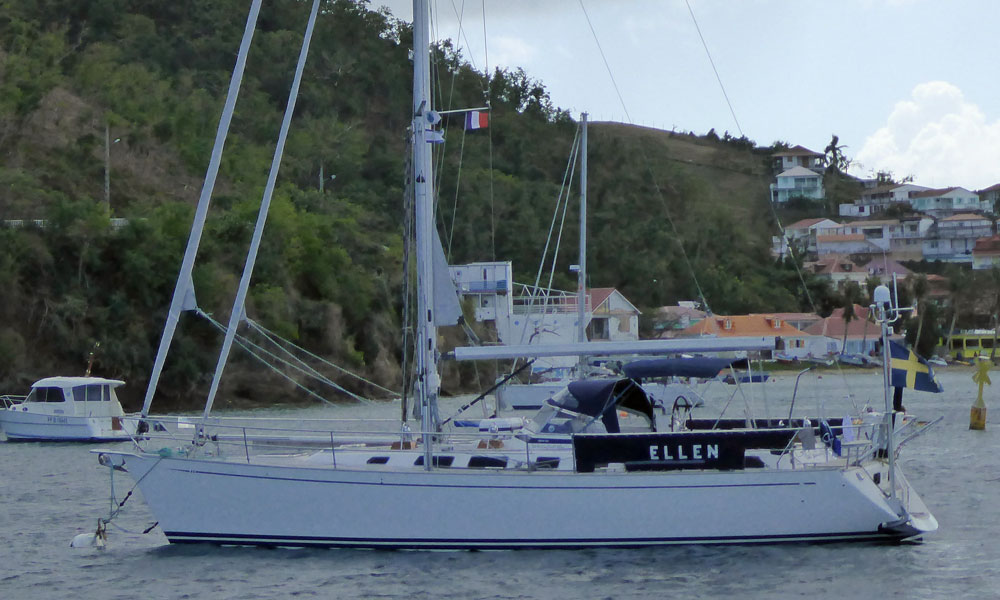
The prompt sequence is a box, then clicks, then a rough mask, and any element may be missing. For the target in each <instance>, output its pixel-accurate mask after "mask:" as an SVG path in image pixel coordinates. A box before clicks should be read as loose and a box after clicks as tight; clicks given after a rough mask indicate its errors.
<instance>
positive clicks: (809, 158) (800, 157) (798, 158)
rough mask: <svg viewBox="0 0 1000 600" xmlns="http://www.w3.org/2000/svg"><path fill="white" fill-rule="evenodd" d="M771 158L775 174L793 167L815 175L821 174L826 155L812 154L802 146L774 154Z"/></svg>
mask: <svg viewBox="0 0 1000 600" xmlns="http://www.w3.org/2000/svg"><path fill="white" fill-rule="evenodd" d="M771 157H772V158H773V159H774V166H773V169H774V172H775V173H783V172H785V171H787V170H789V169H793V168H795V167H803V168H805V169H809V170H811V171H815V172H816V173H822V172H823V169H824V165H825V161H826V155H824V154H820V153H819V152H813V151H812V150H810V149H809V148H805V147H803V146H795V147H794V148H789V149H788V150H782V151H781V152H775V153H774V154H772V155H771Z"/></svg>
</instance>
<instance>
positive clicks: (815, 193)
mask: <svg viewBox="0 0 1000 600" xmlns="http://www.w3.org/2000/svg"><path fill="white" fill-rule="evenodd" d="M775 179H776V183H772V184H771V202H774V203H776V204H784V203H785V202H788V201H789V200H791V199H793V198H806V199H809V200H822V199H823V198H824V197H825V196H824V192H823V176H822V175H820V174H819V173H817V172H816V171H813V170H810V169H807V168H805V167H792V168H791V169H788V170H787V171H782V172H781V173H780V174H779V175H778V176H777V177H776V178H775Z"/></svg>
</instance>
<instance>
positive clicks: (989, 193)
mask: <svg viewBox="0 0 1000 600" xmlns="http://www.w3.org/2000/svg"><path fill="white" fill-rule="evenodd" d="M976 194H978V195H979V210H981V211H983V212H985V213H988V214H991V215H995V214H996V207H997V205H998V204H1000V202H998V201H1000V183H997V184H995V185H991V186H990V187H988V188H986V189H982V190H979V191H978V192H976Z"/></svg>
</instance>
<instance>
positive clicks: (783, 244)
mask: <svg viewBox="0 0 1000 600" xmlns="http://www.w3.org/2000/svg"><path fill="white" fill-rule="evenodd" d="M839 227H840V223H838V222H836V221H832V220H830V219H824V218H819V219H803V220H801V221H797V222H795V223H792V224H791V225H789V226H788V227H785V237H784V238H782V237H781V236H777V235H776V236H772V237H771V254H772V255H773V256H776V257H782V256H787V255H788V254H789V251H788V245H789V243H792V244H794V246H795V248H796V249H801V250H805V253H806V255H808V256H815V255H816V236H817V235H820V234H824V235H825V234H827V233H830V232H834V231H836V230H837V229H838V228H839Z"/></svg>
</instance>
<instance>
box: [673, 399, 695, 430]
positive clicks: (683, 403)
mask: <svg viewBox="0 0 1000 600" xmlns="http://www.w3.org/2000/svg"><path fill="white" fill-rule="evenodd" d="M692 408H694V405H693V404H691V401H690V400H688V399H687V397H685V396H684V395H683V394H682V395H680V396H677V397H676V398H674V407H673V408H672V409H671V410H670V431H673V430H674V424H675V423H681V424H682V425H683V424H684V423H685V422H686V421H687V420H688V417H690V416H691V409H692Z"/></svg>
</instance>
